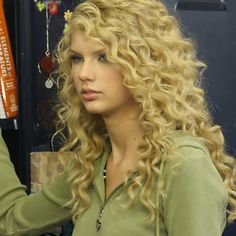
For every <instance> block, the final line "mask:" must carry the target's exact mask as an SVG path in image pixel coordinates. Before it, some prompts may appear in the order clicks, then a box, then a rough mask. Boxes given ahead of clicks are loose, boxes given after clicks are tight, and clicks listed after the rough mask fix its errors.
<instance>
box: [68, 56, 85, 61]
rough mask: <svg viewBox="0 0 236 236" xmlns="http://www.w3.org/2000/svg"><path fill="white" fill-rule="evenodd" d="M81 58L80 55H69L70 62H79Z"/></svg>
mask: <svg viewBox="0 0 236 236" xmlns="http://www.w3.org/2000/svg"><path fill="white" fill-rule="evenodd" d="M82 60H83V58H82V57H81V56H80V55H71V56H70V61H71V63H79V62H81V61H82Z"/></svg>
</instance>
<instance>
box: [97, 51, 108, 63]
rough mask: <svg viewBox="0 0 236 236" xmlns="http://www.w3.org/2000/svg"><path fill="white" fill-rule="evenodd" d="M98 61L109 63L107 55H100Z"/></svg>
mask: <svg viewBox="0 0 236 236" xmlns="http://www.w3.org/2000/svg"><path fill="white" fill-rule="evenodd" d="M98 60H99V61H101V62H108V58H107V55H106V53H102V54H100V55H99V57H98Z"/></svg>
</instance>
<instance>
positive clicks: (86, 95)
mask: <svg viewBox="0 0 236 236" xmlns="http://www.w3.org/2000/svg"><path fill="white" fill-rule="evenodd" d="M100 93H101V92H98V91H96V90H93V89H90V88H84V89H82V90H81V97H82V98H83V100H85V101H93V100H95V99H96V98H97V97H98V96H99V94H100Z"/></svg>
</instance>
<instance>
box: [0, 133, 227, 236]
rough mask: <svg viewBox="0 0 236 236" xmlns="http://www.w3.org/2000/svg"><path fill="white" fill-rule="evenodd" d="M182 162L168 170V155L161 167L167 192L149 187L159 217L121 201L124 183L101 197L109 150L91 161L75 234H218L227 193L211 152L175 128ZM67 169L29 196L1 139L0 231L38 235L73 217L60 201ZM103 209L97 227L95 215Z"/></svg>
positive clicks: (66, 193)
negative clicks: (160, 194)
mask: <svg viewBox="0 0 236 236" xmlns="http://www.w3.org/2000/svg"><path fill="white" fill-rule="evenodd" d="M175 140H176V143H177V145H178V152H179V153H180V154H181V155H178V156H180V158H181V164H180V165H179V166H178V167H177V169H176V171H174V172H173V171H172V168H171V167H170V166H172V165H171V164H170V163H171V162H172V164H173V163H174V162H175V161H176V158H172V160H171V161H170V163H169V164H166V165H165V167H164V169H163V174H164V176H165V180H166V185H165V191H166V194H167V197H166V198H165V200H160V199H159V197H158V194H156V192H155V191H153V195H152V199H154V201H155V202H156V204H159V206H160V207H161V209H163V217H162V218H161V219H160V220H155V221H154V222H147V221H146V220H145V218H146V216H147V211H146V209H145V208H144V207H143V206H142V204H141V203H137V204H136V205H135V206H134V207H133V208H131V209H125V208H123V207H121V206H120V202H119V201H117V199H116V198H117V196H119V195H120V194H121V195H122V199H121V200H120V201H121V202H122V201H124V202H126V200H127V194H126V191H125V189H124V187H123V185H120V186H118V187H117V188H116V189H115V190H114V191H113V192H112V194H111V195H110V197H109V198H108V199H106V200H105V186H104V180H103V168H104V166H105V163H106V159H107V157H108V156H109V153H110V151H111V147H110V145H107V147H106V150H105V152H104V155H103V156H102V157H101V158H99V159H98V160H97V161H96V162H95V171H96V173H95V178H94V181H93V183H92V184H91V186H90V187H89V189H88V192H89V195H90V197H91V200H92V201H91V207H90V208H89V209H88V210H87V211H86V212H85V213H83V214H82V215H81V216H80V217H79V219H78V220H77V222H76V224H75V227H74V231H73V236H77V235H78V236H93V235H94V236H96V235H98V236H99V235H100V236H133V235H135V236H220V235H221V234H222V232H223V230H224V227H225V222H226V206H227V201H228V194H227V191H226V189H225V187H224V184H223V181H222V179H221V177H220V175H219V173H218V172H217V170H216V168H215V167H214V165H213V163H212V160H211V158H210V155H209V152H208V150H207V149H206V147H205V145H204V144H203V143H201V142H200V140H199V139H198V138H195V137H191V136H189V135H186V134H184V133H183V132H178V135H176V139H175ZM66 178H67V173H66V172H64V173H63V174H59V175H58V176H57V177H56V179H55V181H54V182H53V184H51V185H49V186H44V187H43V189H42V191H41V192H39V193H36V194H32V195H29V196H27V195H26V193H25V186H23V185H21V184H20V182H19V180H18V178H17V176H16V174H15V171H14V167H13V165H12V164H11V162H10V160H9V154H8V151H7V148H6V145H5V143H4V141H3V140H2V138H1V139H0V236H8V235H12V236H13V235H17V236H18V235H29V236H33V235H40V234H41V233H42V232H45V231H46V230H48V229H50V228H52V227H54V226H55V225H58V224H61V223H63V222H65V221H67V220H68V219H70V218H71V213H70V210H71V209H69V208H66V207H62V205H64V204H65V203H66V202H67V201H68V200H69V199H70V197H71V193H70V186H69V183H68V182H66ZM101 206H103V207H104V208H103V211H102V214H101V222H102V223H101V228H100V230H99V231H97V230H96V220H97V218H98V216H99V213H100V207H101Z"/></svg>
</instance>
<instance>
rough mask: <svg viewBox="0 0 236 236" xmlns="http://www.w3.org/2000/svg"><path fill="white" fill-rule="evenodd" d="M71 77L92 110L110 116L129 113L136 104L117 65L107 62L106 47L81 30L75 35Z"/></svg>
mask: <svg viewBox="0 0 236 236" xmlns="http://www.w3.org/2000/svg"><path fill="white" fill-rule="evenodd" d="M70 60H71V63H72V70H71V73H72V78H73V81H74V85H75V88H76V91H77V92H78V95H79V96H80V99H81V100H82V102H83V104H84V106H85V108H86V110H87V111H88V112H90V113H94V114H100V115H102V116H107V115H108V116H109V115H113V114H116V113H119V112H122V113H124V114H125V113H126V112H128V111H129V110H130V108H131V107H132V108H134V106H137V104H135V102H134V99H133V97H132V96H131V94H130V92H129V91H128V89H127V88H126V87H125V86H124V85H123V76H122V74H121V72H120V70H119V68H118V66H117V65H115V64H112V63H110V62H108V61H107V57H106V48H105V47H104V46H103V45H102V44H101V43H99V42H98V41H96V40H93V39H87V40H86V39H85V37H84V35H83V33H82V32H80V31H76V32H74V33H73V35H72V41H71V56H70Z"/></svg>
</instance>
